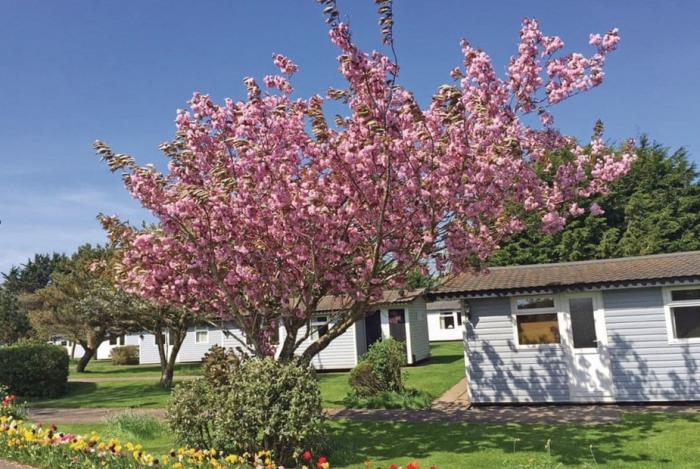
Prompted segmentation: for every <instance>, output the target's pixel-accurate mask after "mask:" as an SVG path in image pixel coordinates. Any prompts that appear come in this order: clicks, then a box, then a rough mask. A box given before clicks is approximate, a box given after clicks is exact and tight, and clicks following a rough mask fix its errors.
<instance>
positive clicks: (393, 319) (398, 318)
mask: <svg viewBox="0 0 700 469" xmlns="http://www.w3.org/2000/svg"><path fill="white" fill-rule="evenodd" d="M405 322H406V315H405V314H404V311H403V309H390V310H389V324H404V323H405Z"/></svg>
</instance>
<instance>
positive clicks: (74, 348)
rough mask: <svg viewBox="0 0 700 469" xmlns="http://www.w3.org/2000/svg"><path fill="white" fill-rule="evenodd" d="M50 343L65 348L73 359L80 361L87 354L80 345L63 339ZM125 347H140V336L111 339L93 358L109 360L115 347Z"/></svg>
mask: <svg viewBox="0 0 700 469" xmlns="http://www.w3.org/2000/svg"><path fill="white" fill-rule="evenodd" d="M50 342H51V343H52V344H54V345H60V346H62V347H65V348H66V350H67V351H68V355H69V356H70V357H71V358H75V359H79V358H80V357H82V356H83V355H84V354H85V350H84V349H83V347H82V346H81V345H80V344H78V343H74V342H71V341H70V340H67V339H64V338H63V337H59V336H57V337H53V338H52V339H51V341H50ZM125 345H138V336H135V335H120V336H113V337H110V338H109V339H108V340H105V341H104V342H102V343H101V344H100V345H99V346H98V347H97V354H96V355H95V357H93V358H95V359H96V360H107V359H109V358H111V355H110V354H111V353H112V349H113V348H114V347H123V346H125Z"/></svg>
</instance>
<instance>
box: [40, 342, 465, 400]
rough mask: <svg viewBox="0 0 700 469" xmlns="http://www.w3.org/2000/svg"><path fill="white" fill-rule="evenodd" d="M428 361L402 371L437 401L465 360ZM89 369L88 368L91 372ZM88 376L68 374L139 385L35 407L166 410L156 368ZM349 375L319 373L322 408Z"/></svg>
mask: <svg viewBox="0 0 700 469" xmlns="http://www.w3.org/2000/svg"><path fill="white" fill-rule="evenodd" d="M431 353H432V358H431V359H430V360H429V361H426V362H425V363H421V364H420V365H417V366H413V367H406V368H405V373H406V384H407V385H408V386H409V387H413V388H416V389H419V390H421V391H426V392H428V393H430V394H431V395H432V396H433V397H438V396H440V395H441V394H442V393H444V392H445V391H447V390H448V389H449V388H450V387H452V386H453V385H454V384H456V383H457V382H458V381H459V380H460V379H462V377H464V355H463V349H462V343H461V342H437V343H433V344H431ZM178 366H179V368H178V369H177V370H176V372H175V381H177V379H178V376H184V375H186V374H190V375H192V374H199V373H201V368H200V366H199V364H183V365H178ZM90 367H92V368H90ZM88 369H89V370H90V372H89V373H84V374H79V373H72V374H71V375H70V376H71V378H72V379H80V377H85V378H101V377H128V378H134V377H142V378H143V380H132V381H110V382H100V383H85V382H69V383H68V392H67V393H66V395H65V396H63V397H61V398H59V399H50V400H41V401H33V402H31V405H33V406H34V407H64V408H77V407H92V408H96V407H165V404H166V402H167V400H168V396H169V395H170V392H169V391H167V390H164V389H161V388H160V387H159V386H158V383H157V379H156V378H158V377H160V368H159V367H158V365H131V366H129V365H121V366H120V365H112V363H111V362H108V361H100V362H95V363H90V364H89V365H88ZM349 374H350V373H349V372H341V373H319V374H318V377H319V381H320V383H321V396H322V397H323V406H324V407H326V408H331V407H343V398H344V397H345V395H346V394H347V393H348V391H349V390H350V386H349V385H348V376H349Z"/></svg>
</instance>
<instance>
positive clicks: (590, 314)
mask: <svg viewBox="0 0 700 469" xmlns="http://www.w3.org/2000/svg"><path fill="white" fill-rule="evenodd" d="M562 299H563V301H562V303H563V309H564V315H565V317H566V320H567V323H568V325H567V326H568V327H567V334H566V335H567V342H568V343H569V350H570V353H571V373H570V378H569V379H570V381H569V393H570V397H571V400H572V401H575V402H601V401H612V400H614V394H613V386H612V378H611V374H610V356H609V353H608V347H607V345H608V336H607V331H606V328H605V311H604V310H603V305H602V297H601V295H600V293H599V292H592V293H578V294H572V295H564V296H563V298H562Z"/></svg>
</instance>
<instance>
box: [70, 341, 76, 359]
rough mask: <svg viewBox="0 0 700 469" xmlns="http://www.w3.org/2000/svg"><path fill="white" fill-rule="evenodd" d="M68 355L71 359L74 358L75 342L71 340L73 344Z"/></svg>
mask: <svg viewBox="0 0 700 469" xmlns="http://www.w3.org/2000/svg"><path fill="white" fill-rule="evenodd" d="M70 357H71V359H73V358H75V342H73V346H72V347H71V349H70Z"/></svg>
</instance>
